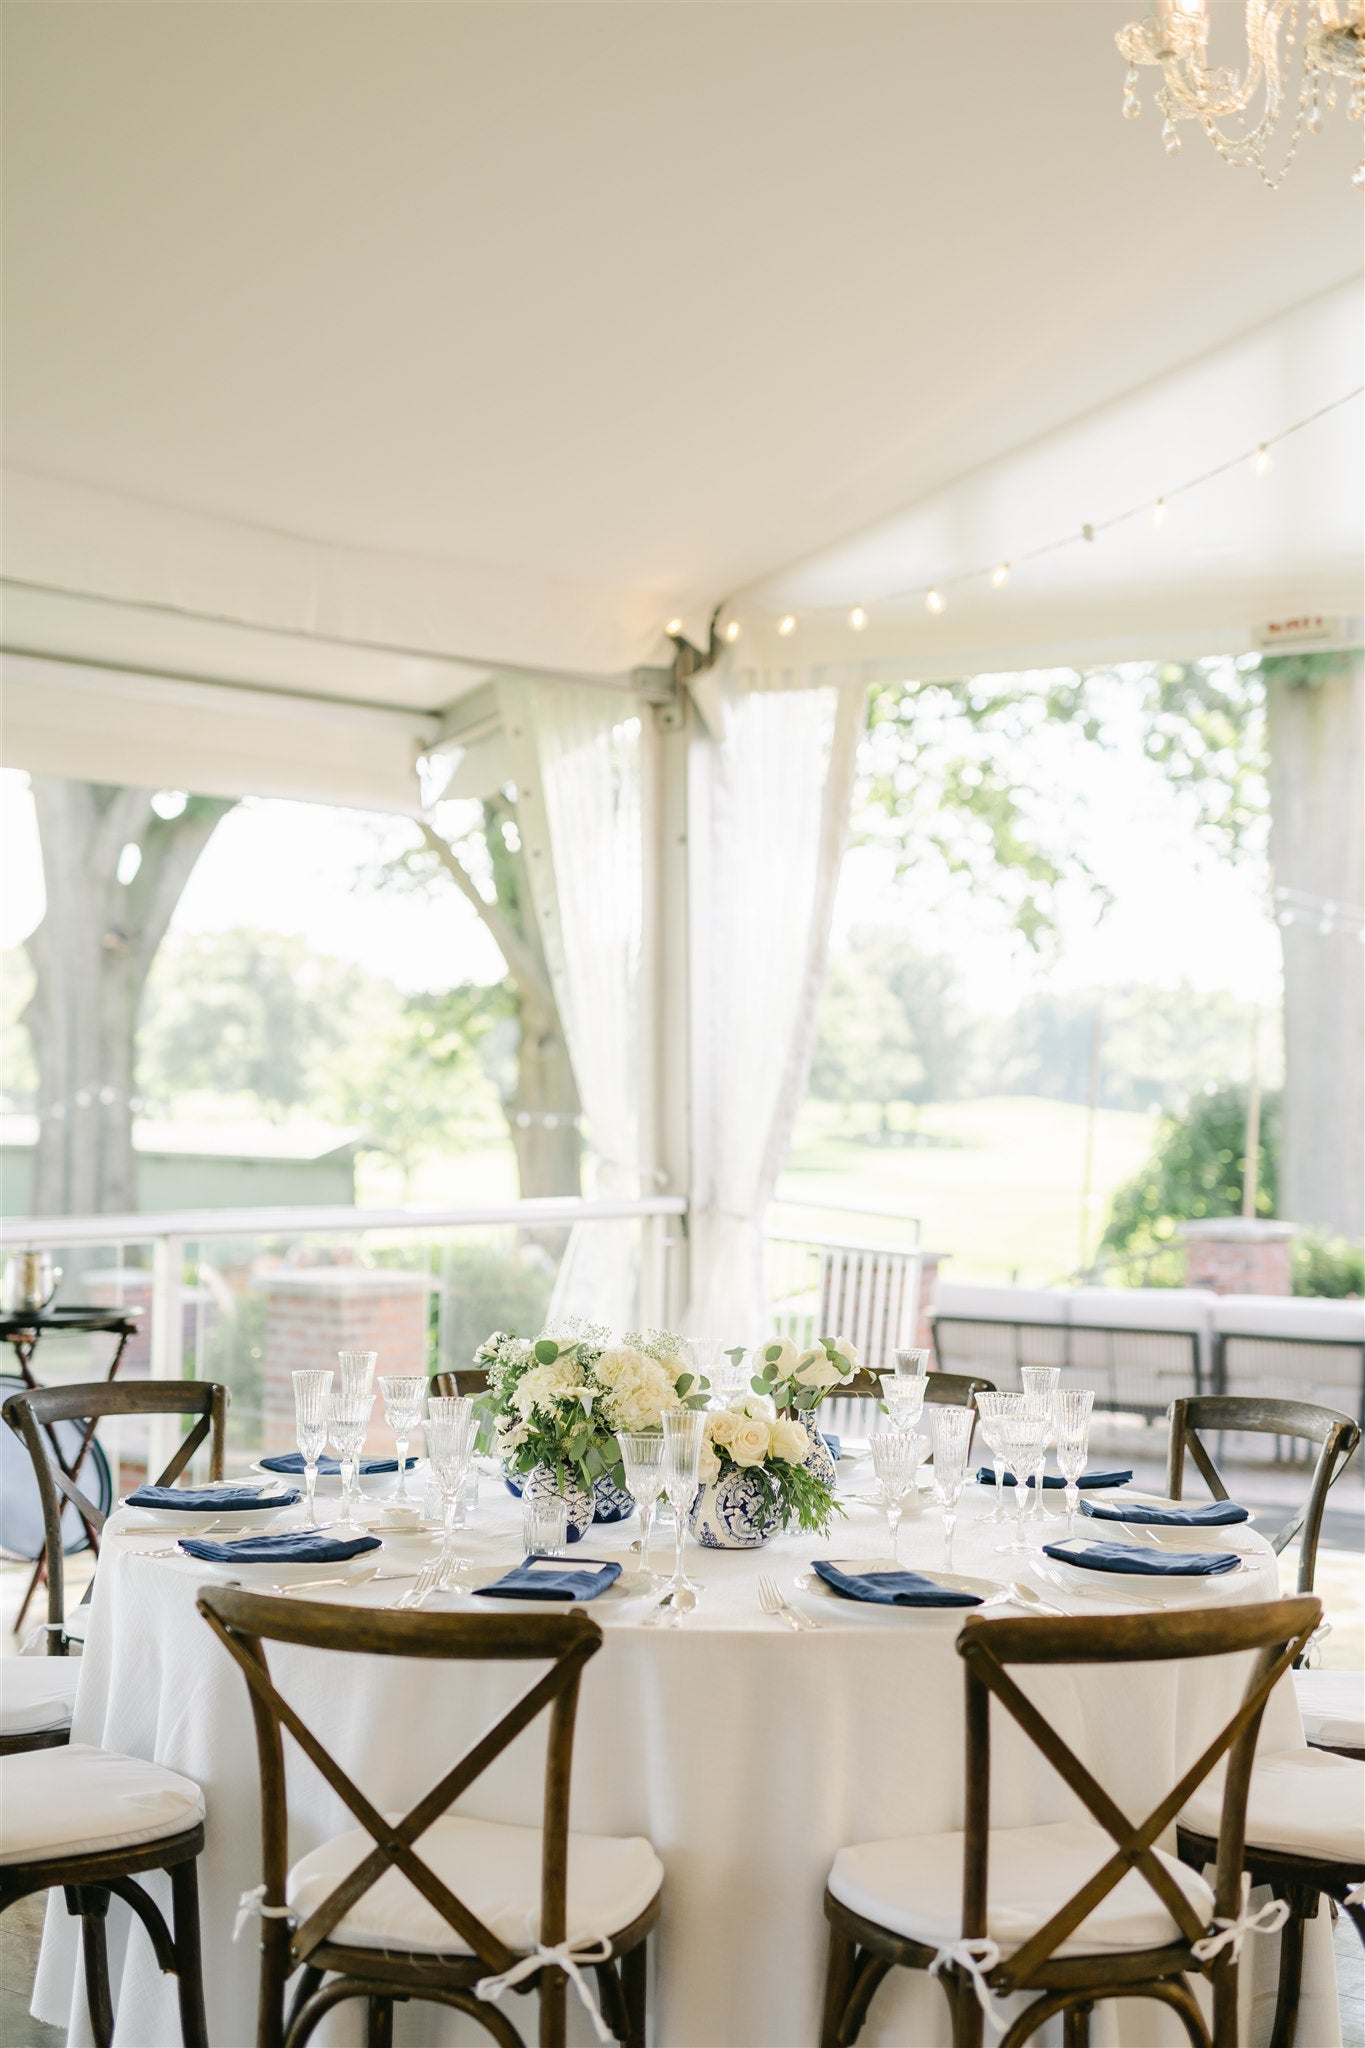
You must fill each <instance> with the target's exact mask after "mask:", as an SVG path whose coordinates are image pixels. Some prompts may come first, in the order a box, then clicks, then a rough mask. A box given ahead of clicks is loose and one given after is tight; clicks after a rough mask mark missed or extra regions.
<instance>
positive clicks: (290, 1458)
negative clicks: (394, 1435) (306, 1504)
mask: <svg viewBox="0 0 1365 2048" xmlns="http://www.w3.org/2000/svg"><path fill="white" fill-rule="evenodd" d="M416 1463H417V1460H416V1458H408V1459H407V1460H406V1464H407V1468H408V1470H409V1471H411V1470H412V1468H413V1466H414V1465H415V1464H416ZM261 1470H262V1471H263V1472H289V1473H291V1474H297V1473H300V1472H302V1470H303V1452H302V1451H281V1452H280V1455H279V1457H278V1458H262V1459H261ZM340 1470H341V1460H340V1458H319V1459H318V1471H319V1472H320V1473H321V1474H322V1476H323V1478H324V1479H334V1478H335V1477H336V1476H337V1474H338V1473H339V1472H340ZM397 1470H398V1460H397V1458H362V1459H361V1461H360V1473H361V1477H362V1478H366V1479H367V1478H369V1476H370V1475H371V1473H374V1472H396V1471H397Z"/></svg>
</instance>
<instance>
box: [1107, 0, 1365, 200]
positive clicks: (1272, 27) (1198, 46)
mask: <svg viewBox="0 0 1365 2048" xmlns="http://www.w3.org/2000/svg"><path fill="white" fill-rule="evenodd" d="M1155 4H1156V12H1155V13H1154V14H1152V15H1151V16H1149V17H1148V19H1147V20H1146V21H1133V22H1130V23H1129V24H1128V26H1127V28H1125V29H1120V31H1119V33H1118V35H1117V37H1116V38H1115V40H1116V42H1117V43H1118V46H1119V54H1120V55H1121V56H1123V57H1126V58H1127V60H1128V73H1127V76H1126V78H1125V79H1124V85H1123V112H1124V116H1125V118H1126V119H1128V120H1130V121H1132V120H1135V119H1136V118H1137V116H1138V115H1139V114H1140V113H1141V111H1142V102H1141V100H1140V99H1139V97H1138V87H1139V84H1140V82H1141V79H1140V74H1141V69H1142V67H1143V66H1144V65H1153V66H1156V67H1158V68H1159V69H1160V71H1161V76H1162V82H1161V85H1160V87H1159V89H1158V91H1157V95H1156V104H1157V109H1158V111H1159V112H1160V114H1161V115H1162V117H1163V125H1162V130H1161V139H1162V144H1163V146H1164V148H1165V150H1166V153H1167V155H1168V156H1174V155H1175V154H1176V152H1177V151H1178V150H1179V148H1180V123H1181V122H1182V121H1197V122H1198V123H1199V125H1200V127H1201V128H1202V129H1203V130H1204V133H1205V135H1207V137H1208V139H1209V141H1210V142H1211V143H1212V144H1213V146H1214V148H1215V149H1216V150H1217V152H1218V154H1219V156H1220V157H1222V159H1223V161H1224V163H1229V164H1236V165H1246V166H1249V167H1250V168H1251V169H1252V170H1254V171H1255V172H1256V173H1257V174H1258V176H1259V177H1261V178H1262V179H1263V180H1264V182H1265V183H1266V184H1267V185H1269V186H1271V187H1272V188H1273V187H1274V186H1276V185H1278V184H1279V182H1280V180H1281V179H1282V178H1283V176H1284V174H1285V172H1286V171H1287V170H1288V169H1289V166H1290V164H1291V163H1292V162H1293V161H1294V156H1295V153H1296V151H1297V149H1298V146H1299V140H1300V137H1301V136H1302V134H1303V132H1304V130H1305V129H1307V131H1308V132H1309V134H1310V135H1316V134H1318V133H1319V132H1320V131H1321V129H1322V126H1323V121H1324V117H1325V115H1326V114H1327V113H1329V112H1330V111H1331V110H1332V109H1333V108H1334V107H1335V106H1336V103H1337V81H1338V80H1342V81H1344V82H1345V85H1346V88H1347V108H1346V117H1347V119H1348V120H1351V121H1359V120H1360V119H1361V118H1362V116H1365V0H1246V16H1245V25H1246V44H1247V56H1246V64H1245V66H1244V67H1243V69H1242V70H1241V71H1232V70H1229V69H1227V68H1226V67H1225V66H1221V65H1211V64H1210V62H1209V6H1208V0H1155ZM1301 29H1302V33H1300V30H1301ZM1296 49H1297V50H1299V52H1300V56H1299V84H1298V92H1297V95H1295V94H1294V93H1293V92H1292V90H1291V89H1290V82H1289V74H1290V72H1291V70H1292V69H1293V66H1294V61H1295V51H1296ZM1290 111H1292V113H1293V126H1292V128H1291V130H1290V134H1289V139H1288V142H1287V144H1286V145H1285V150H1284V157H1283V161H1282V162H1281V164H1280V166H1279V168H1278V170H1275V171H1271V170H1269V169H1267V167H1266V161H1265V159H1266V152H1267V150H1268V149H1269V147H1270V144H1271V142H1272V140H1273V139H1274V137H1275V135H1276V133H1277V131H1278V129H1279V127H1280V124H1281V120H1282V119H1283V118H1284V117H1285V115H1286V114H1287V113H1289V112H1290ZM1352 183H1353V184H1355V185H1360V186H1365V160H1363V161H1362V162H1360V163H1359V164H1358V165H1357V166H1356V169H1355V171H1354V173H1353V175H1352Z"/></svg>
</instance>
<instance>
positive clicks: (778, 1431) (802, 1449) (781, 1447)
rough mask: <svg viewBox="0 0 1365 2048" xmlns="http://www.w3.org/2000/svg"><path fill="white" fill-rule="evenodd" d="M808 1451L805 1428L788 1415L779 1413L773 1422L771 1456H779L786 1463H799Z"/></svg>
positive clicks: (808, 1439)
mask: <svg viewBox="0 0 1365 2048" xmlns="http://www.w3.org/2000/svg"><path fill="white" fill-rule="evenodd" d="M809 1451H810V1438H809V1437H808V1436H807V1435H806V1432H805V1428H804V1427H803V1425H802V1424H801V1423H799V1422H795V1421H793V1420H792V1418H791V1417H790V1416H786V1415H781V1416H779V1417H778V1419H777V1421H776V1422H775V1423H774V1424H773V1456H774V1457H775V1458H781V1460H782V1461H783V1463H784V1464H786V1465H800V1464H803V1463H804V1462H805V1460H806V1457H807V1455H808V1454H809Z"/></svg>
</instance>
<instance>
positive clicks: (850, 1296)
mask: <svg viewBox="0 0 1365 2048" xmlns="http://www.w3.org/2000/svg"><path fill="white" fill-rule="evenodd" d="M919 1272H920V1255H919V1252H918V1251H915V1250H907V1251H898V1250H896V1249H894V1248H892V1247H889V1246H886V1245H874V1246H859V1245H842V1244H827V1245H822V1246H821V1247H820V1278H819V1288H820V1307H819V1312H818V1318H817V1325H816V1326H817V1328H818V1329H820V1330H825V1331H828V1333H829V1335H830V1336H831V1337H835V1336H838V1337H847V1338H848V1339H849V1341H850V1342H851V1343H852V1344H853V1345H854V1347H855V1348H856V1350H857V1353H858V1356H859V1357H860V1358H862V1359H864V1360H866V1362H867V1365H868V1367H869V1368H870V1369H871V1370H872V1371H873V1372H891V1371H893V1370H894V1369H895V1364H896V1351H897V1348H898V1347H899V1346H901V1345H905V1344H913V1342H914V1341H915V1340H914V1336H913V1332H914V1328H915V1320H916V1316H917V1313H918V1309H919Z"/></svg>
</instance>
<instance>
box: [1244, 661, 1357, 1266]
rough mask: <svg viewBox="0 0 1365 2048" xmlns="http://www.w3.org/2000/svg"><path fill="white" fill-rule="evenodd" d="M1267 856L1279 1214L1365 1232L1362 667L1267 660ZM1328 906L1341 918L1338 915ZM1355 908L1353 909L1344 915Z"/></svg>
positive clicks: (1340, 1229)
mask: <svg viewBox="0 0 1365 2048" xmlns="http://www.w3.org/2000/svg"><path fill="white" fill-rule="evenodd" d="M1265 671H1266V682H1267V689H1266V702H1267V716H1268V720H1269V742H1270V821H1271V822H1270V852H1271V860H1272V864H1273V868H1274V875H1275V886H1276V888H1277V890H1281V891H1284V890H1288V891H1292V892H1296V893H1293V894H1290V895H1288V896H1283V895H1281V896H1279V897H1277V901H1276V908H1277V911H1278V912H1279V915H1280V917H1281V919H1285V918H1288V917H1291V916H1292V917H1293V920H1294V921H1293V922H1292V923H1283V922H1282V924H1281V931H1280V936H1281V943H1282V946H1283V952H1284V1057H1285V1084H1284V1109H1283V1134H1282V1138H1281V1164H1280V1193H1279V1209H1280V1214H1281V1215H1282V1216H1283V1217H1285V1218H1286V1219H1287V1220H1288V1221H1290V1222H1292V1223H1302V1224H1305V1225H1319V1226H1322V1227H1325V1228H1327V1229H1329V1230H1331V1231H1334V1232H1337V1233H1339V1234H1341V1235H1343V1236H1347V1237H1356V1238H1358V1237H1360V1236H1361V1235H1362V1234H1365V1158H1363V1157H1362V1144H1361V1132H1362V1130H1365V947H1363V946H1362V945H1361V932H1360V914H1361V898H1362V894H1363V893H1365V886H1363V884H1362V875H1363V874H1365V844H1363V835H1362V818H1361V789H1362V787H1365V660H1363V659H1362V656H1361V655H1360V654H1359V653H1355V654H1341V655H1336V656H1331V657H1328V656H1321V655H1319V656H1313V657H1309V658H1307V659H1299V660H1296V659H1294V658H1292V657H1288V658H1285V659H1283V660H1270V661H1267V663H1266V665H1265ZM1331 906H1335V907H1336V908H1337V910H1338V913H1339V914H1337V915H1335V916H1334V915H1333V912H1332V908H1331ZM1345 912H1350V913H1352V914H1351V915H1344V914H1340V913H1345Z"/></svg>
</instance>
